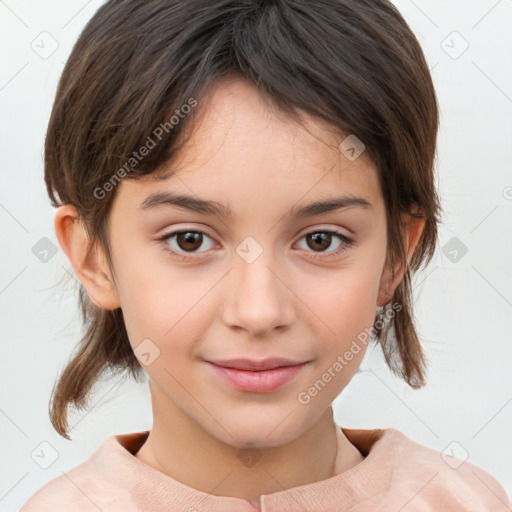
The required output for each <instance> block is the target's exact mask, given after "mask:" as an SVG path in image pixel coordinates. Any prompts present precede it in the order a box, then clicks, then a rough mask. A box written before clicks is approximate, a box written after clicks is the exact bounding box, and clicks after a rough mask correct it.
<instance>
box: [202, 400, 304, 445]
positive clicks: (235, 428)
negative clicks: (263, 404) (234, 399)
mask: <svg viewBox="0 0 512 512" xmlns="http://www.w3.org/2000/svg"><path fill="white" fill-rule="evenodd" d="M283 410H286V409H284V408H283V409H281V412H279V413H277V414H273V415H271V414H265V413H264V412H263V411H259V412H258V414H244V413H242V412H241V411H238V413H235V415H234V416H230V415H223V416H221V417H223V418H226V420H225V421H223V422H222V423H221V425H218V424H217V423H213V424H210V428H208V429H207V430H209V431H210V434H211V435H213V436H214V437H216V438H217V439H218V440H219V441H221V442H223V443H225V444H227V445H229V446H233V447H236V448H244V447H247V446H248V445H251V446H255V447H258V448H272V447H276V446H281V445H284V444H287V443H289V442H291V441H293V440H294V439H296V438H297V437H298V436H299V435H300V434H301V432H302V430H301V426H302V423H303V422H302V421H301V420H299V421H297V420H298V419H297V416H296V415H294V414H289V412H287V413H285V414H283V412H282V411H283ZM287 414H289V416H288V417H287ZM285 418H286V419H285ZM283 420H284V421H283ZM223 427H224V428H223ZM210 429H212V430H213V431H212V430H210Z"/></svg>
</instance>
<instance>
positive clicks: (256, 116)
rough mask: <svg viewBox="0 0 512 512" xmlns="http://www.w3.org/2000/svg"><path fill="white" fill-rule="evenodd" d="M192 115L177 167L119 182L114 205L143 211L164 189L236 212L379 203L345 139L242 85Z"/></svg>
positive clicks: (228, 84)
mask: <svg viewBox="0 0 512 512" xmlns="http://www.w3.org/2000/svg"><path fill="white" fill-rule="evenodd" d="M194 114H195V115H197V114H199V115H198V116H197V117H194V119H193V120H192V121H193V122H192V123H191V124H190V125H189V126H190V127H191V128H190V132H188V133H187V132H185V133H187V139H186V141H185V143H184V144H183V145H182V146H181V147H180V149H179V151H178V152H177V153H176V155H175V156H174V157H173V159H172V161H170V162H168V163H167V164H165V165H163V166H162V167H161V168H160V169H158V170H157V171H156V172H154V173H153V174H152V175H150V176H147V177H145V178H142V179H139V180H137V181H122V182H121V183H120V185H119V188H120V190H118V191H117V195H116V201H117V202H123V201H124V202H129V203H130V204H131V205H132V206H133V205H141V204H142V203H143V202H144V200H145V199H146V198H147V197H148V195H149V194H151V193H154V192H155V191H160V190H166V189H167V190H172V191H181V192H185V191H186V192H187V193H188V195H197V196H200V197H205V198H213V199H215V200H216V201H218V202H220V203H223V204H225V205H227V206H228V207H229V208H230V209H231V210H233V211H235V212H236V210H237V203H238V204H241V205H245V206H252V207H253V210H252V211H254V207H256V206H257V205H258V203H259V204H260V207H261V206H263V205H266V208H267V209H268V207H269V206H270V204H272V205H277V204H281V205H283V206H284V207H285V208H286V207H292V205H294V204H296V203H297V202H299V201H301V199H303V200H304V201H307V200H313V199H316V198H318V197H323V196H325V195H326V194H331V195H332V194H334V193H338V195H339V194H340V193H349V194H352V195H358V196H364V197H366V198H368V200H369V201H371V202H372V203H379V201H381V199H382V198H381V197H380V190H379V186H378V177H377V170H376V169H375V167H374V165H373V163H372V161H371V160H370V159H369V158H368V157H367V155H366V154H365V153H364V152H363V153H362V154H361V155H360V156H359V157H358V158H357V159H356V160H354V161H351V160H349V159H348V158H347V157H346V156H344V154H343V153H342V152H340V150H339V147H338V146H339V144H340V143H341V142H342V141H343V140H344V139H345V138H346V137H347V134H345V133H343V132H342V131H341V130H336V129H335V128H334V127H333V126H331V125H328V124H327V123H325V122H323V121H320V120H318V119H315V118H312V117H311V116H306V115H304V118H303V122H301V123H298V122H297V121H295V120H294V119H292V118H290V117H287V116H286V115H285V114H284V113H282V112H280V111H278V110H277V109H276V108H275V107H273V106H272V105H270V104H269V103H268V102H267V101H265V99H264V98H262V97H261V95H260V94H259V93H258V91H257V90H256V89H255V88H254V87H252V86H251V85H250V84H248V83H247V82H245V81H243V80H240V79H237V78H227V79H224V80H222V81H220V82H218V83H216V84H215V85H214V86H213V87H212V88H211V89H210V90H209V91H208V93H207V94H206V95H205V97H204V98H202V99H201V100H199V101H198V105H197V107H195V112H194ZM118 196H120V198H121V199H120V200H119V199H118Z"/></svg>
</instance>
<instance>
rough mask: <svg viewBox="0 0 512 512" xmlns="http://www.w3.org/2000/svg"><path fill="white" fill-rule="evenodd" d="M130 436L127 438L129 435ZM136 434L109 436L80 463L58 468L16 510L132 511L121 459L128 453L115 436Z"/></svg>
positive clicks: (118, 437)
mask: <svg viewBox="0 0 512 512" xmlns="http://www.w3.org/2000/svg"><path fill="white" fill-rule="evenodd" d="M130 436H131V437H130ZM125 437H128V438H129V439H131V438H132V437H134V438H135V437H136V438H137V439H140V437H141V434H140V433H136V434H131V435H129V436H126V435H125V436H123V435H118V436H110V437H109V438H107V439H105V440H104V442H103V443H102V444H101V445H100V447H99V448H98V449H97V450H96V451H95V452H94V453H93V454H92V455H91V456H90V457H89V458H88V459H87V460H86V461H84V462H82V463H81V464H79V465H78V466H76V467H74V468H72V469H70V470H68V471H62V474H61V475H59V476H58V477H56V478H54V479H53V480H50V481H49V482H48V483H46V484H45V485H44V486H43V487H41V488H40V489H39V490H38V491H37V492H35V493H34V494H33V495H32V496H31V497H30V499H29V500H28V501H26V502H25V504H24V505H23V506H22V508H21V509H20V512H50V511H52V512H57V511H61V510H62V511H64V510H65V511H66V512H98V510H107V509H108V510H123V511H129V510H133V502H131V501H130V494H129V493H127V492H126V489H123V485H122V484H123V483H124V482H125V480H126V479H127V478H128V477H126V476H125V475H126V474H130V472H129V470H130V468H129V466H127V464H126V462H125V460H126V457H127V456H128V455H127V454H128V452H126V454H125V453H124V452H123V450H124V448H123V446H122V445H121V444H120V443H119V439H124V438H125Z"/></svg>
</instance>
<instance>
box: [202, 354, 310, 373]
mask: <svg viewBox="0 0 512 512" xmlns="http://www.w3.org/2000/svg"><path fill="white" fill-rule="evenodd" d="M208 362H209V363H213V364H215V365H216V366H221V367H222V368H234V369H237V370H248V371H263V370H272V369H274V368H280V367H288V366H297V365H300V364H303V363H304V362H305V361H292V360H290V359H284V358H281V357H273V358H269V359H263V360H261V361H256V360H252V359H229V360H223V361H220V360H217V361H215V360H209V361H208Z"/></svg>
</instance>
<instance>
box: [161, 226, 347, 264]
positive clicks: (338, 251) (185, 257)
mask: <svg viewBox="0 0 512 512" xmlns="http://www.w3.org/2000/svg"><path fill="white" fill-rule="evenodd" d="M180 233H201V234H202V235H205V236H207V237H208V238H212V237H211V236H210V235H208V233H206V232H205V231H201V230H200V229H182V230H179V231H172V232H171V233H168V234H166V235H163V236H161V237H160V238H158V241H160V242H162V244H163V248H164V250H165V251H167V252H170V253H171V254H172V255H174V256H178V257H179V258H181V259H182V260H188V259H193V258H194V256H193V255H194V254H198V253H189V255H187V254H183V253H180V252H177V251H175V250H174V249H171V248H170V247H169V244H168V243H165V242H167V241H168V240H169V239H170V238H172V237H173V236H175V235H179V234H180ZM318 233H327V234H329V235H334V236H336V237H338V238H339V239H340V240H341V242H342V244H341V245H340V246H339V247H338V248H337V249H336V250H335V251H334V252H331V253H327V254H328V256H322V255H321V256H319V254H323V253H314V252H313V253H312V254H313V255H314V256H313V258H314V259H328V258H331V257H334V256H338V255H340V254H342V253H343V252H345V251H347V250H348V249H350V248H351V247H352V246H353V244H354V240H353V239H352V238H349V237H347V236H346V235H344V234H342V233H340V232H339V231H335V230H329V229H323V230H317V231H310V232H309V233H305V234H304V235H302V236H301V238H300V239H299V240H302V239H303V238H305V237H306V236H308V235H313V234H318ZM306 252H308V251H306ZM199 254H200V253H199Z"/></svg>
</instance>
